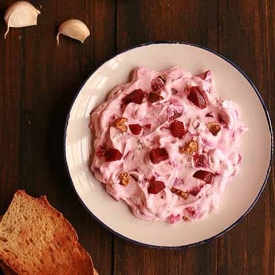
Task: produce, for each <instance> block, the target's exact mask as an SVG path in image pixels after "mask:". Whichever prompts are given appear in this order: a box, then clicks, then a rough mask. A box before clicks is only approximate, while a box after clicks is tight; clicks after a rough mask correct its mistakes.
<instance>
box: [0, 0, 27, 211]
mask: <svg viewBox="0 0 275 275" xmlns="http://www.w3.org/2000/svg"><path fill="white" fill-rule="evenodd" d="M10 3H11V1H1V3H0V10H1V11H3V12H1V14H0V16H2V18H3V16H4V11H5V10H6V8H7V7H8V6H9V4H10ZM5 31H6V26H5V23H4V21H2V23H1V24H0V67H1V77H0V118H1V123H0V154H1V157H0V196H1V197H0V215H1V214H2V213H3V212H4V211H5V209H6V207H7V206H8V204H9V202H10V200H11V199H12V196H13V193H14V191H15V190H16V189H17V188H18V176H19V174H18V173H19V171H18V170H19V168H18V165H19V163H18V152H19V131H20V110H21V102H20V101H21V91H22V85H21V83H22V68H23V65H24V60H23V59H22V48H23V46H22V40H20V37H21V34H22V31H21V30H19V29H17V30H12V31H10V33H9V34H8V36H7V39H6V40H5V39H3V35H4V33H5Z"/></svg>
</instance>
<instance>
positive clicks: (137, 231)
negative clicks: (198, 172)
mask: <svg viewBox="0 0 275 275" xmlns="http://www.w3.org/2000/svg"><path fill="white" fill-rule="evenodd" d="M137 66H145V67H149V68H151V69H155V70H165V69H168V68H170V67H172V66H180V67H182V68H185V69H186V70H188V71H190V72H191V73H193V74H198V73H201V72H204V71H206V70H208V69H210V70H211V71H212V73H213V77H214V79H215V83H216V89H217V92H218V94H219V96H221V97H223V98H227V99H230V100H233V101H234V102H236V103H237V104H238V105H239V109H240V111H241V114H242V120H243V121H244V122H245V123H246V125H247V126H248V127H249V131H248V132H247V133H246V134H245V135H244V136H243V139H242V146H241V153H242V154H243V162H242V164H241V172H240V173H239V174H238V175H237V176H236V178H235V179H234V181H232V182H231V183H230V184H229V185H228V187H227V188H226V190H225V192H224V194H223V195H222V198H221V203H220V209H219V210H218V211H217V212H215V213H213V214H210V215H209V216H208V217H207V218H205V219H203V220H199V221H195V222H191V223H184V222H178V223H177V224H174V225H171V224H169V223H167V222H147V221H143V220H140V219H138V218H136V217H135V216H133V214H132V213H131V211H130V210H129V208H128V207H127V205H126V204H125V203H124V202H117V201H115V200H114V199H113V198H112V197H111V196H110V195H108V194H107V193H106V191H105V189H104V187H103V186H102V184H101V183H100V182H98V181H97V180H96V179H95V178H94V176H93V174H92V173H91V171H90V168H89V162H90V159H91V154H92V152H93V145H92V136H91V131H90V129H89V128H88V125H89V120H90V115H89V114H90V112H91V110H93V109H94V108H95V107H96V106H98V105H99V104H100V103H102V102H103V101H104V100H105V98H106V96H107V94H108V93H109V92H110V91H111V90H112V88H113V87H114V86H115V85H117V84H119V83H124V82H127V81H128V78H129V74H130V72H131V71H132V70H133V69H134V68H135V67H137ZM64 143H65V158H66V164H67V168H68V173H69V176H70V178H71V180H72V183H73V186H74V188H75V190H76V193H77V195H78V196H79V198H80V200H81V201H82V203H83V204H84V206H85V207H86V209H87V210H88V211H89V212H90V213H91V214H92V215H93V216H94V217H95V218H96V219H97V220H98V221H100V222H101V223H102V224H103V225H104V226H105V227H107V228H108V229H109V230H111V231H112V232H113V233H115V234H117V235H119V236H121V237H125V238H127V239H128V240H131V241H134V242H137V243H140V244H145V245H150V246H157V247H183V246H189V245H194V244H198V243H203V242H205V241H207V240H209V239H211V238H213V237H217V236H220V235H221V234H223V233H224V232H226V231H227V230H229V229H230V228H232V227H233V226H234V225H236V224H237V223H238V222H239V221H240V220H241V219H242V218H243V217H244V216H245V215H246V214H247V213H248V212H249V210H250V209H251V208H252V207H253V205H254V204H255V203H256V201H257V199H258V198H259V196H260V194H261V192H262V191H263V188H264V186H265V184H266V181H267V178H268V175H269V171H270V167H271V159H272V152H273V134H272V128H271V123H270V118H269V115H268V111H267V108H266V106H265V105H264V102H263V100H262V98H261V96H260V94H259V92H258V91H257V89H256V87H255V86H254V85H253V83H252V82H251V81H250V80H249V79H248V77H247V76H246V75H245V74H244V73H243V72H242V71H241V70H240V69H238V68H237V67H236V65H234V64H233V63H232V62H230V61H229V60H227V59H226V58H224V57H222V56H221V55H219V54H217V53H215V52H213V51H210V50H207V49H204V48H202V47H199V46H195V45H189V44H183V43H159V44H148V45H141V46H139V47H136V48H133V49H130V50H128V51H125V52H123V53H121V54H118V55H117V56H115V57H114V58H112V59H110V60H109V61H107V62H105V63H104V64H103V65H102V66H101V67H99V68H98V69H97V70H96V71H95V72H94V73H93V74H92V75H91V76H90V77H89V78H88V80H87V81H86V82H85V84H84V85H83V87H82V88H81V89H80V91H79V92H78V94H77V96H76V98H75V100H74V102H73V104H72V106H71V109H70V111H69V114H68V118H67V123H66V128H65V137H64ZM91 234H93V232H91Z"/></svg>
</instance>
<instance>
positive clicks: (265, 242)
mask: <svg viewBox="0 0 275 275" xmlns="http://www.w3.org/2000/svg"><path fill="white" fill-rule="evenodd" d="M274 8H275V7H274V1H273V0H266V1H249V0H242V1H237V0H233V1H225V0H220V9H219V18H220V20H219V22H220V28H219V30H220V32H219V50H220V53H222V54H223V55H225V56H226V57H228V58H229V59H231V60H232V61H233V62H235V63H236V64H237V65H238V66H239V67H240V68H241V69H242V70H243V71H244V72H245V73H246V74H247V75H248V76H249V77H250V78H251V80H252V81H253V82H254V83H255V85H256V86H257V87H258V89H259V91H260V93H261V95H262V97H263V99H264V101H265V102H266V104H267V106H268V109H269V111H270V115H271V119H272V120H273V121H274V118H275V110H274V106H275V96H274V84H275V83H274V73H275V72H274V70H275V66H274V46H275V45H274V30H273V29H274V26H275V19H274V16H273V11H274ZM248 100H249V99H248ZM255 146H259V150H260V146H261V145H259V144H258V145H256V144H255ZM274 199H275V196H274V169H273V170H272V173H271V176H270V179H269V181H268V184H267V186H266V188H265V190H264V192H263V194H262V196H261V198H260V199H259V201H258V202H257V204H256V205H255V207H254V208H253V210H252V211H251V212H250V213H249V214H248V216H247V217H246V218H245V219H244V220H243V221H242V222H241V223H240V224H239V225H238V226H237V227H236V228H234V229H233V230H232V231H230V232H229V233H227V234H226V235H225V236H224V237H223V238H220V239H219V243H218V250H219V251H221V253H220V258H219V259H220V261H219V263H218V271H219V272H218V273H219V274H255V275H256V274H263V275H269V274H275V266H274V259H275V255H274V243H275V229H274V228H275V226H274V217H275V209H274Z"/></svg>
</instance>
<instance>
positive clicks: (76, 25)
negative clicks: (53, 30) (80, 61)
mask: <svg viewBox="0 0 275 275" xmlns="http://www.w3.org/2000/svg"><path fill="white" fill-rule="evenodd" d="M60 34H63V35H65V36H68V37H71V38H73V39H76V40H79V41H80V42H81V43H83V42H84V41H85V39H86V38H87V37H88V36H89V35H90V31H89V29H88V27H87V26H86V25H85V24H84V23H83V22H82V21H80V20H78V19H69V20H67V21H64V22H63V23H62V24H61V25H60V27H59V29H58V34H57V36H56V41H57V45H58V46H59V36H60Z"/></svg>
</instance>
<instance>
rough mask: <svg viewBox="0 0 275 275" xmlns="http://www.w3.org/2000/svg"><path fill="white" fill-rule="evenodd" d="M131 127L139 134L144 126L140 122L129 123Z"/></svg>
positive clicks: (135, 133) (134, 132) (132, 130)
mask: <svg viewBox="0 0 275 275" xmlns="http://www.w3.org/2000/svg"><path fill="white" fill-rule="evenodd" d="M129 128H130V130H131V132H132V133H133V134H134V135H139V133H140V131H141V130H142V127H141V126H140V125H139V124H129Z"/></svg>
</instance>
